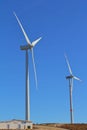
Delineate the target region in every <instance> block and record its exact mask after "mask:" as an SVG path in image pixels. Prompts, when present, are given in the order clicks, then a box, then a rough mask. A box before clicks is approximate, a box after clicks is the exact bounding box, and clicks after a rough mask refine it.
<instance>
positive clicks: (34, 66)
mask: <svg viewBox="0 0 87 130" xmlns="http://www.w3.org/2000/svg"><path fill="white" fill-rule="evenodd" d="M31 51H32V60H33V67H34V75H35V82H36V88H37V73H36V66H35V61H34V51H33V48H32V49H31Z"/></svg>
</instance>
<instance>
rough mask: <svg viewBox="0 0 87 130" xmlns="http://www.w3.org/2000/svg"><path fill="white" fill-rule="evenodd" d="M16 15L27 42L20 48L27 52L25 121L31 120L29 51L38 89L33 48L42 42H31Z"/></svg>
mask: <svg viewBox="0 0 87 130" xmlns="http://www.w3.org/2000/svg"><path fill="white" fill-rule="evenodd" d="M14 15H15V17H16V20H17V22H18V24H19V26H20V28H21V30H22V32H23V34H24V37H25V40H26V42H27V45H24V46H20V49H21V50H24V51H26V94H25V102H26V105H25V107H26V110H25V120H30V95H29V72H28V71H29V68H28V50H30V51H31V52H32V60H33V67H34V74H35V81H36V87H37V75H36V67H35V62H34V52H33V47H35V45H36V44H37V43H38V42H39V41H40V40H41V37H40V38H38V39H37V40H35V41H33V42H32V43H31V42H30V40H29V38H28V36H27V34H26V32H25V30H24V28H23V26H22V24H21V22H20V20H19V18H18V17H17V15H16V13H15V12H14Z"/></svg>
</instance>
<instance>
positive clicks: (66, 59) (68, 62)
mask: <svg viewBox="0 0 87 130" xmlns="http://www.w3.org/2000/svg"><path fill="white" fill-rule="evenodd" d="M65 59H66V63H67V65H68V69H69V72H70V74H71V75H72V70H71V67H70V64H69V61H68V58H67V56H66V55H65Z"/></svg>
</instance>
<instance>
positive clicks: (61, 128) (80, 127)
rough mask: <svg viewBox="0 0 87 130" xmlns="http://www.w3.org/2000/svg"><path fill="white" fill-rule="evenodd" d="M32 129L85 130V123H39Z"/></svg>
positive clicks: (86, 126)
mask: <svg viewBox="0 0 87 130" xmlns="http://www.w3.org/2000/svg"><path fill="white" fill-rule="evenodd" d="M33 130H87V124H41V125H34V128H33Z"/></svg>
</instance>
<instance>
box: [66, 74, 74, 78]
mask: <svg viewBox="0 0 87 130" xmlns="http://www.w3.org/2000/svg"><path fill="white" fill-rule="evenodd" d="M72 78H74V76H73V75H69V76H66V79H72Z"/></svg>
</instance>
